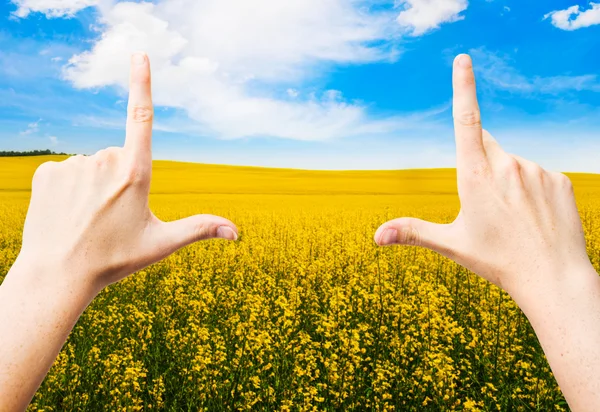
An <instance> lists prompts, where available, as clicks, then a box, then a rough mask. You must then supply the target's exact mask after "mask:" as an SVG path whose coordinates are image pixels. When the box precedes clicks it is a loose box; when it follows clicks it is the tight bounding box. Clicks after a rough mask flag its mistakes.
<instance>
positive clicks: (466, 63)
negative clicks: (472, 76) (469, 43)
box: [456, 54, 473, 69]
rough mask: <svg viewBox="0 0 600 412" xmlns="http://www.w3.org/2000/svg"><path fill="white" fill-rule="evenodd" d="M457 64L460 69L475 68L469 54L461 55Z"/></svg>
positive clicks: (457, 59)
mask: <svg viewBox="0 0 600 412" xmlns="http://www.w3.org/2000/svg"><path fill="white" fill-rule="evenodd" d="M456 64H457V65H458V67H460V68H463V69H470V68H471V67H473V61H472V60H471V56H469V55H468V54H461V55H459V56H458V57H457V58H456Z"/></svg>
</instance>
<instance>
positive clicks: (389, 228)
mask: <svg viewBox="0 0 600 412" xmlns="http://www.w3.org/2000/svg"><path fill="white" fill-rule="evenodd" d="M453 238H454V236H453V232H452V225H449V224H447V225H441V224H437V223H431V222H426V221H424V220H420V219H413V218H407V217H405V218H400V219H395V220H390V221H389V222H387V223H384V224H383V225H381V226H380V227H379V229H377V232H376V233H375V242H376V243H377V244H378V245H379V246H390V245H407V246H422V247H426V248H427V249H431V250H433V251H435V252H438V253H440V254H442V255H444V256H446V257H451V256H452V255H453V254H454V253H453V245H454V244H455V242H453Z"/></svg>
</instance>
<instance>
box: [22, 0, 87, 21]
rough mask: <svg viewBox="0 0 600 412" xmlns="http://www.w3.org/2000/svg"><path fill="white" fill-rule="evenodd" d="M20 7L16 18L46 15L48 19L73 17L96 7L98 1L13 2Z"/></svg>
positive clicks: (41, 0)
mask: <svg viewBox="0 0 600 412" xmlns="http://www.w3.org/2000/svg"><path fill="white" fill-rule="evenodd" d="M12 2H13V3H14V4H15V5H16V6H17V7H18V9H17V10H16V11H15V12H14V13H13V15H14V16H16V17H21V18H24V17H27V16H28V15H29V14H30V13H35V12H39V13H44V14H45V15H46V16H47V17H48V18H53V17H72V16H74V15H75V13H77V12H78V11H79V10H82V9H85V8H86V7H90V6H94V5H96V4H97V3H98V0H12Z"/></svg>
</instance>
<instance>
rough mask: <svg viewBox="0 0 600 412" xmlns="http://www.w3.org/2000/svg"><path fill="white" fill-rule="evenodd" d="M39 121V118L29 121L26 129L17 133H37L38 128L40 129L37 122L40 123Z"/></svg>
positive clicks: (22, 134)
mask: <svg viewBox="0 0 600 412" xmlns="http://www.w3.org/2000/svg"><path fill="white" fill-rule="evenodd" d="M41 121H42V119H39V120H38V121H36V122H32V123H29V124H28V125H27V129H25V130H23V131H22V132H21V133H19V134H20V135H21V136H25V135H28V134H34V133H37V132H39V130H40V127H39V124H40V122H41Z"/></svg>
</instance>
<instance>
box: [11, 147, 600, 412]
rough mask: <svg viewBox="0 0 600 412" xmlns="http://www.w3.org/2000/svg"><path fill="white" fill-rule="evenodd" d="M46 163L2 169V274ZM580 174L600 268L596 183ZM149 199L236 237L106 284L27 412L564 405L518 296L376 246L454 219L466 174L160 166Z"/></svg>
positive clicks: (159, 209) (411, 253)
mask: <svg viewBox="0 0 600 412" xmlns="http://www.w3.org/2000/svg"><path fill="white" fill-rule="evenodd" d="M51 159H52V160H62V159H63V158H56V157H31V158H3V159H0V281H1V280H2V279H3V277H4V275H5V274H6V272H7V271H8V269H9V267H10V265H11V264H12V262H13V261H14V259H15V258H16V256H17V254H18V251H19V248H20V238H21V229H22V224H23V221H24V219H25V214H26V211H27V204H28V200H29V196H30V181H31V177H32V175H33V172H34V170H35V168H36V167H37V165H39V164H40V163H42V162H44V161H47V160H51ZM571 177H572V180H573V182H574V184H575V188H576V193H577V198H578V203H579V205H580V210H581V215H582V218H583V222H584V227H585V230H586V236H587V239H588V247H589V254H590V257H591V259H592V261H593V263H594V265H595V267H596V269H600V176H594V175H572V176H571ZM150 202H151V207H152V208H153V210H154V211H155V213H156V214H157V215H158V216H159V217H160V218H162V219H165V220H172V219H177V218H180V217H183V216H186V215H191V214H196V213H212V214H217V215H222V216H225V217H227V218H229V219H231V220H232V221H233V222H235V223H236V224H237V225H238V228H239V229H240V233H241V236H240V239H239V241H238V242H234V243H227V242H225V241H221V240H211V241H207V242H202V243H198V244H195V245H193V246H189V247H187V248H185V249H183V250H182V251H180V252H178V253H176V254H175V255H173V256H172V257H170V258H169V259H167V260H165V261H163V262H161V263H159V264H156V265H154V266H152V267H149V268H147V269H146V270H144V271H141V272H139V273H137V274H135V275H133V276H131V277H129V278H128V279H126V280H124V281H122V282H120V283H118V284H115V285H112V286H110V287H108V288H107V289H105V290H104V291H103V292H102V293H101V294H100V295H99V296H98V298H97V299H96V300H95V301H94V302H93V303H92V305H91V306H90V307H89V308H88V309H87V310H86V311H85V313H84V314H83V316H82V317H81V319H80V321H79V322H78V324H77V325H76V327H75V328H74V330H73V332H72V334H71V336H70V337H69V340H68V341H67V343H66V345H65V347H64V348H63V350H62V352H61V353H60V356H59V357H58V359H57V360H56V363H55V364H54V366H53V367H52V369H51V371H50V373H49V374H48V376H47V378H46V380H45V381H44V383H43V384H42V386H41V388H40V390H39V391H38V393H37V394H36V396H35V398H34V399H33V402H32V404H31V406H30V410H32V411H33V410H40V411H41V410H43V411H65V410H86V411H100V410H111V411H112V410H115V411H116V410H122V411H130V410H131V411H135V410H172V411H183V410H185V411H188V410H190V411H197V410H206V411H219V410H262V411H271V410H273V411H275V410H277V411H317V410H328V411H338V410H354V411H365V410H375V411H384V410H386V411H389V410H396V411H406V410H432V411H438V410H456V411H494V410H497V411H530V410H538V411H550V410H568V407H567V405H566V403H565V402H564V399H563V397H562V395H561V393H560V390H559V388H558V387H557V384H556V382H555V380H554V378H553V376H552V374H551V371H550V369H549V366H548V364H547V361H546V360H545V358H544V356H543V352H542V351H541V349H540V346H539V343H538V341H537V339H536V337H535V335H534V333H533V330H532V329H531V327H530V325H529V323H528V322H527V319H526V318H525V316H524V315H523V314H522V313H521V311H520V310H519V309H518V308H517V307H516V305H515V304H514V303H513V302H512V301H511V299H510V298H509V297H508V296H507V295H506V294H505V293H503V292H501V291H500V290H499V289H497V288H496V287H494V286H491V285H490V284H488V283H486V282H485V281H483V280H480V279H479V278H478V277H477V276H475V275H473V274H471V273H469V272H467V271H465V270H464V269H462V268H460V267H459V266H457V265H456V264H454V263H452V262H450V261H449V260H447V259H445V258H442V257H440V256H439V255H436V254H435V253H433V252H429V251H426V250H423V249H418V248H411V247H405V248H400V247H396V248H378V247H376V246H375V244H374V242H373V234H374V232H375V229H376V228H377V227H378V226H379V225H380V224H381V223H383V222H385V221H386V220H388V219H390V218H393V217H401V216H415V217H421V218H425V219H429V220H433V221H436V222H449V221H451V220H452V219H453V218H454V216H455V215H456V213H457V212H458V210H459V201H458V197H457V194H456V183H455V171H454V170H415V171H385V172H316V171H297V170H283V169H260V168H250V167H227V166H211V165H194V164H186V163H175V162H163V161H157V162H154V170H153V184H152V194H151V197H150Z"/></svg>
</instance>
